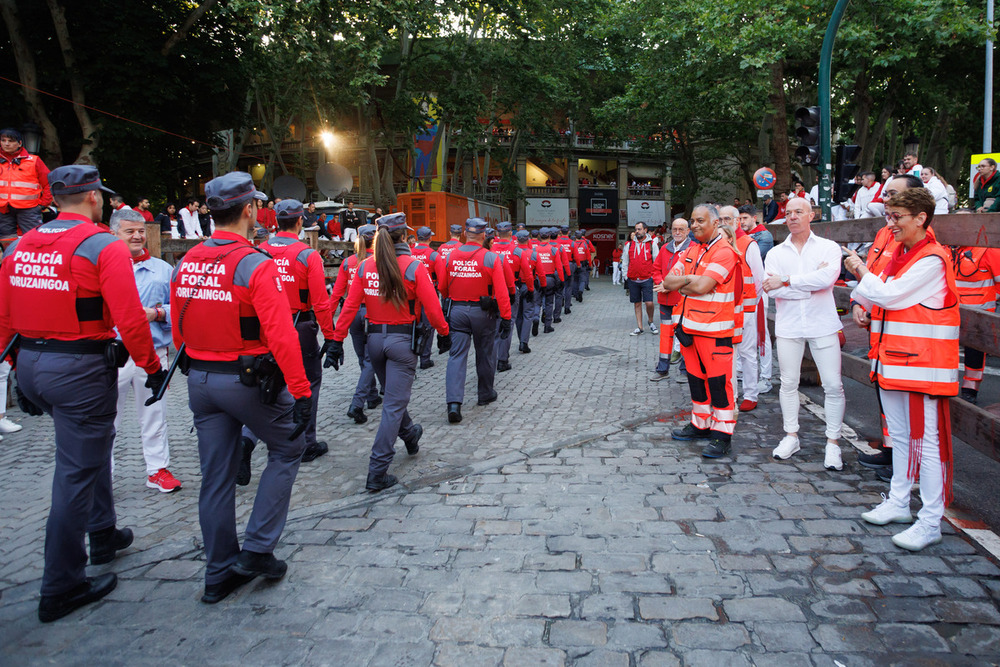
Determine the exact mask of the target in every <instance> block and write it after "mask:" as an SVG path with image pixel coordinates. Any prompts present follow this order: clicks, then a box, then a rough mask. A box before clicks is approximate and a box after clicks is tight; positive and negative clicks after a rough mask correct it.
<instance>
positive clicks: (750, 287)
mask: <svg viewBox="0 0 1000 667" xmlns="http://www.w3.org/2000/svg"><path fill="white" fill-rule="evenodd" d="M751 243H757V242H756V241H754V240H753V237H752V236H750V235H749V234H747V235H746V236H740V237H738V238H737V239H736V248H737V249H738V250H739V251H740V255H742V257H741V258H740V259H742V261H743V312H744V313H753V312H756V311H757V286H756V285H755V284H754V282H753V271H751V270H750V263H749V262H747V248H749V247H750V244H751Z"/></svg>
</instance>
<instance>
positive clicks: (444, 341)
mask: <svg viewBox="0 0 1000 667" xmlns="http://www.w3.org/2000/svg"><path fill="white" fill-rule="evenodd" d="M450 349H451V334H448V335H447V336H442V335H441V334H438V354H444V353H445V352H447V351H448V350H450Z"/></svg>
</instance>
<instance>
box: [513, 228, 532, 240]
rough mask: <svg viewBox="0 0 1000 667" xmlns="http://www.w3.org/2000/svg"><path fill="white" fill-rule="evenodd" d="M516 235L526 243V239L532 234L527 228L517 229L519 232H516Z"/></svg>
mask: <svg viewBox="0 0 1000 667" xmlns="http://www.w3.org/2000/svg"><path fill="white" fill-rule="evenodd" d="M514 236H515V237H517V240H518V241H520V242H521V243H524V242H525V241H527V240H528V239H530V238H531V234H530V233H529V232H528V230H527V229H519V230H517V233H516V234H514Z"/></svg>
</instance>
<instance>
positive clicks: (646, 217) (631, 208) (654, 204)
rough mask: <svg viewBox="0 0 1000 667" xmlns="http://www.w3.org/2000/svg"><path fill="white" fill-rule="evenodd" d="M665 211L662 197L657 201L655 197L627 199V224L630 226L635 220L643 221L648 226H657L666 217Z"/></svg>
mask: <svg viewBox="0 0 1000 667" xmlns="http://www.w3.org/2000/svg"><path fill="white" fill-rule="evenodd" d="M666 211H667V209H666V205H665V202H664V201H663V200H662V199H661V200H659V201H656V200H655V199H654V200H647V201H638V200H635V199H630V200H628V224H629V226H630V227H631V226H633V225H635V223H637V222H643V223H645V224H646V225H647V226H649V227H659V226H660V225H662V224H663V222H664V221H665V220H666V219H667V218H666Z"/></svg>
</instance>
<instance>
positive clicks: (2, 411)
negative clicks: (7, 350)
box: [0, 361, 23, 440]
mask: <svg viewBox="0 0 1000 667" xmlns="http://www.w3.org/2000/svg"><path fill="white" fill-rule="evenodd" d="M9 376H10V364H9V363H8V362H6V361H4V362H0V398H2V399H3V401H2V402H0V433H3V434H4V435H7V434H10V433H17V432H18V431H20V430H21V429H22V428H23V427H22V426H21V425H20V424H15V423H14V422H12V421H11V420H10V419H9V418H8V417H7V378H8V377H9ZM0 440H3V436H2V435H0Z"/></svg>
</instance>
